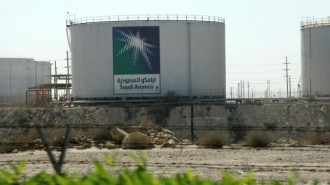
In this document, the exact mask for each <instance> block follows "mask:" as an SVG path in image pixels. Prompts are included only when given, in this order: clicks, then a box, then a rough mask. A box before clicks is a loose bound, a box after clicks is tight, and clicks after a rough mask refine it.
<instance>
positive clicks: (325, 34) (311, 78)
mask: <svg viewBox="0 0 330 185" xmlns="http://www.w3.org/2000/svg"><path fill="white" fill-rule="evenodd" d="M301 59H302V65H301V66H302V68H301V74H302V78H301V79H302V91H303V92H302V93H303V96H310V95H311V96H330V83H329V79H330V73H329V71H330V17H327V18H323V19H310V18H307V19H305V20H303V21H302V22H301Z"/></svg>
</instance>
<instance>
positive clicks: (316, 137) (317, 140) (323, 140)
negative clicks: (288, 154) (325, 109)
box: [295, 131, 330, 146]
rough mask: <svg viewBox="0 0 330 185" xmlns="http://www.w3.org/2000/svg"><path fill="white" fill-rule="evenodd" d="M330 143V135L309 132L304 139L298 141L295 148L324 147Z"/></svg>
mask: <svg viewBox="0 0 330 185" xmlns="http://www.w3.org/2000/svg"><path fill="white" fill-rule="evenodd" d="M329 143H330V134H329V133H319V132H315V131H309V132H307V133H305V134H304V135H303V137H301V138H299V139H298V140H297V143H296V144H295V146H306V145H322V144H329Z"/></svg>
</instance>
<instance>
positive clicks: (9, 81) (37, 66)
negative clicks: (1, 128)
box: [0, 58, 51, 105]
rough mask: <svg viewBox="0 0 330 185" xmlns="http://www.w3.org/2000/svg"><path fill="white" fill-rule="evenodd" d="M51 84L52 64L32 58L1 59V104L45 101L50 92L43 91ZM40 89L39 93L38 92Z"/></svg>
mask: <svg viewBox="0 0 330 185" xmlns="http://www.w3.org/2000/svg"><path fill="white" fill-rule="evenodd" d="M50 83H51V64H50V63H49V62H40V61H34V59H30V58H0V87H1V88H0V104H7V105H17V104H25V103H26V101H27V100H28V99H27V95H29V96H30V101H34V102H35V101H37V99H38V98H39V100H38V101H45V96H50V94H49V90H41V89H42V88H43V87H42V85H43V84H50ZM37 89H39V91H38V92H37V91H36V90H37ZM35 103H36V102H35Z"/></svg>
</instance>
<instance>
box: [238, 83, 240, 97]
mask: <svg viewBox="0 0 330 185" xmlns="http://www.w3.org/2000/svg"><path fill="white" fill-rule="evenodd" d="M239 92H240V90H239V82H238V83H237V98H240V95H239Z"/></svg>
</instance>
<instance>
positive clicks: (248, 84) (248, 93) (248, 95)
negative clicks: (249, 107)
mask: <svg viewBox="0 0 330 185" xmlns="http://www.w3.org/2000/svg"><path fill="white" fill-rule="evenodd" d="M247 86H248V99H249V98H250V82H248V84H247Z"/></svg>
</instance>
